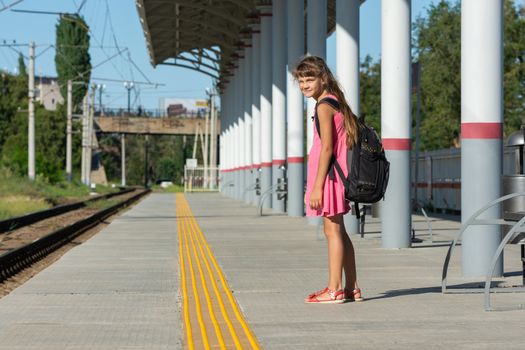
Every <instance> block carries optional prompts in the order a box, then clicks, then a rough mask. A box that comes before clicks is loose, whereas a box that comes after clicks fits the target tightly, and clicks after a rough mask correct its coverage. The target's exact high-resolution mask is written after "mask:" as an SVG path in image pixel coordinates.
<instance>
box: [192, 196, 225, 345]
mask: <svg viewBox="0 0 525 350" xmlns="http://www.w3.org/2000/svg"><path fill="white" fill-rule="evenodd" d="M186 213H187V215H188V217H190V220H189V221H190V222H189V223H187V224H188V226H187V230H186V232H187V233H188V235H189V237H190V240H191V246H192V248H193V256H194V257H195V260H196V262H197V269H198V270H199V275H200V279H201V283H202V289H203V290H204V295H205V297H206V304H207V306H208V311H209V314H210V319H211V322H212V324H213V328H214V330H215V334H216V335H217V340H218V341H219V346H220V348H221V349H226V345H225V344H224V339H223V337H222V333H221V330H220V328H219V324H218V323H217V318H216V317H215V312H214V311H213V306H212V303H211V298H210V293H209V291H208V285H207V283H206V279H205V278H204V272H203V270H202V266H201V263H200V259H199V254H198V253H197V248H196V246H195V241H194V239H193V232H192V230H191V227H190V225H191V222H192V221H193V220H192V219H191V218H192V216H191V212H190V210H189V206H188V207H187V210H186ZM210 277H213V276H210ZM210 279H211V280H212V281H213V278H210Z"/></svg>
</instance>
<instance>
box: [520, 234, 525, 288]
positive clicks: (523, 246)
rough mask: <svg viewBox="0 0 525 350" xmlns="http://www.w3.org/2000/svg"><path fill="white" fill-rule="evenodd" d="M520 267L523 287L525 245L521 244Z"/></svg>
mask: <svg viewBox="0 0 525 350" xmlns="http://www.w3.org/2000/svg"><path fill="white" fill-rule="evenodd" d="M521 267H522V271H523V281H522V282H523V285H524V286H525V244H521Z"/></svg>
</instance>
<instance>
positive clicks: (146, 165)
mask: <svg viewBox="0 0 525 350" xmlns="http://www.w3.org/2000/svg"><path fill="white" fill-rule="evenodd" d="M148 148H149V135H148V134H146V137H145V142H144V188H148V182H149V160H148V151H149V149H148Z"/></svg>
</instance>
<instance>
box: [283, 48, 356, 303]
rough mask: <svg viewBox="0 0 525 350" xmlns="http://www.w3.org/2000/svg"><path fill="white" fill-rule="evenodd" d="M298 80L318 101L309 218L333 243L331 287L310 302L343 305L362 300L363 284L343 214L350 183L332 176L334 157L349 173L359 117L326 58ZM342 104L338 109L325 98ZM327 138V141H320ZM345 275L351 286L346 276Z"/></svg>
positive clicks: (297, 73) (306, 62)
mask: <svg viewBox="0 0 525 350" xmlns="http://www.w3.org/2000/svg"><path fill="white" fill-rule="evenodd" d="M293 74H294V77H295V79H296V80H298V82H299V87H300V89H301V92H302V93H303V94H304V96H306V97H307V98H310V97H311V98H314V99H315V100H316V101H317V105H316V111H317V116H316V117H315V118H318V119H319V126H320V130H316V127H315V120H314V126H313V127H314V133H313V134H314V139H313V144H312V148H311V149H310V153H309V155H308V179H307V182H306V194H305V198H304V200H305V204H306V216H322V217H323V220H324V233H325V236H326V238H327V241H328V267H329V268H328V286H327V287H326V288H324V289H322V290H320V291H318V292H315V293H312V294H310V295H309V296H308V297H307V298H306V299H305V302H306V303H331V304H333V303H343V302H345V301H361V300H363V298H362V296H361V291H360V290H359V288H358V286H357V281H356V268H355V257H354V247H353V245H352V242H351V241H350V238H349V237H348V235H347V233H346V230H345V226H344V223H343V215H344V214H346V213H348V211H349V210H350V206H349V204H348V202H347V201H346V200H345V198H344V193H345V190H344V185H343V183H342V181H341V179H340V177H339V175H338V174H337V172H336V171H335V172H334V175H335V178H333V180H332V179H331V178H330V177H328V176H327V174H328V172H329V170H330V166H331V159H332V155H333V156H335V158H336V159H337V161H338V163H339V164H340V165H341V168H342V169H343V172H344V173H345V174H348V169H347V166H346V152H347V148H351V147H352V145H354V144H355V143H356V141H357V130H358V129H357V128H358V127H357V119H356V116H355V115H354V114H353V113H352V111H351V110H350V107H349V106H348V104H347V103H346V100H345V96H344V94H343V92H342V91H341V88H340V87H339V84H338V83H337V81H336V80H335V78H334V76H333V75H332V72H331V71H330V69H329V68H328V66H327V65H326V63H325V61H324V60H323V59H322V58H320V57H315V56H308V57H305V58H303V59H302V60H301V61H300V62H299V64H298V65H297V67H296V68H295V70H294V72H293ZM327 97H328V98H331V99H334V100H337V102H338V103H339V108H338V109H335V108H334V107H332V105H330V104H329V103H327V102H325V101H322V100H323V99H324V98H327ZM319 135H321V137H319ZM343 269H344V272H345V287H344V289H343V286H342V273H343Z"/></svg>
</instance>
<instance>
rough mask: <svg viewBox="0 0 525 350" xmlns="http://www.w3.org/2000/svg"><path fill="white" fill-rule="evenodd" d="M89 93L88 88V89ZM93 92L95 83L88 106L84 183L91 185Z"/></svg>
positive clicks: (94, 86) (94, 92)
mask: <svg viewBox="0 0 525 350" xmlns="http://www.w3.org/2000/svg"><path fill="white" fill-rule="evenodd" d="M88 93H89V90H88ZM95 94H96V85H95V84H93V85H92V89H91V105H90V106H89V107H88V111H89V112H88V125H87V132H88V134H87V147H86V185H88V186H91V162H92V158H93V119H94V115H95Z"/></svg>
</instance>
